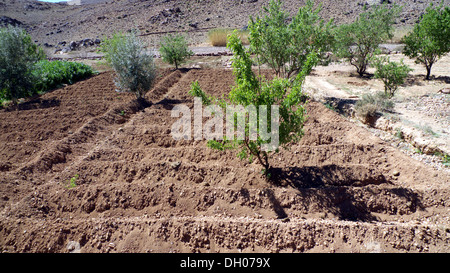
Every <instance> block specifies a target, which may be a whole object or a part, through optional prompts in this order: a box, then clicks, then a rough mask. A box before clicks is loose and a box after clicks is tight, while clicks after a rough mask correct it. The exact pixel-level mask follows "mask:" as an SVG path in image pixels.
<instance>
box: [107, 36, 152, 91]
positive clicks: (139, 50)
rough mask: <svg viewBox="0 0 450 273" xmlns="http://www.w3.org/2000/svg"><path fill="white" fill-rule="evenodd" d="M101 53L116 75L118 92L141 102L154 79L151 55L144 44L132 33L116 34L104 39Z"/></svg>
mask: <svg viewBox="0 0 450 273" xmlns="http://www.w3.org/2000/svg"><path fill="white" fill-rule="evenodd" d="M101 51H102V52H104V53H105V59H106V61H107V62H108V63H109V64H110V65H111V66H112V68H113V69H114V71H115V73H116V78H115V80H114V81H115V84H116V86H117V87H118V91H122V92H132V93H134V94H135V95H136V98H137V99H138V100H142V99H143V98H144V95H145V94H146V93H147V92H148V91H149V90H150V88H151V86H152V85H153V82H154V80H155V78H156V68H155V64H154V62H153V55H152V54H151V53H149V52H148V51H147V50H146V49H145V47H144V43H143V42H142V41H141V40H140V39H139V38H138V37H137V36H136V35H135V34H134V33H130V34H127V35H125V34H121V33H116V34H114V36H113V37H112V38H110V39H104V42H103V43H102V46H101Z"/></svg>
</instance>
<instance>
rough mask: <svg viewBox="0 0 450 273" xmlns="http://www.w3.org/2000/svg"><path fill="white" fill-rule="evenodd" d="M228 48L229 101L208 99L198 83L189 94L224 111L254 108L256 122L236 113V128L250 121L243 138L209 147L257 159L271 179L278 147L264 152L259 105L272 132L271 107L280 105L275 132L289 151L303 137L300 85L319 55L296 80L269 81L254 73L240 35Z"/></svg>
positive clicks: (215, 142)
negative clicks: (253, 134) (231, 76)
mask: <svg viewBox="0 0 450 273" xmlns="http://www.w3.org/2000/svg"><path fill="white" fill-rule="evenodd" d="M227 47H228V48H229V49H230V50H231V51H232V52H233V64H232V67H233V74H234V76H235V83H236V85H235V86H234V87H233V88H232V90H231V92H230V93H229V94H228V98H227V100H226V99H223V98H222V99H217V98H214V97H209V96H207V95H206V94H205V93H204V92H203V91H202V90H201V88H200V86H199V84H198V82H194V83H193V84H192V88H191V91H190V92H189V94H191V95H193V96H199V97H202V98H206V100H205V99H204V100H203V102H204V104H206V105H209V104H211V103H213V102H214V103H216V104H218V105H219V106H220V107H221V108H222V109H223V110H226V109H227V107H229V106H236V105H240V106H243V107H248V106H254V107H255V109H256V110H257V117H256V118H255V119H251V118H250V117H247V114H246V113H245V112H239V111H238V112H236V113H234V122H233V126H234V127H235V126H237V121H238V120H239V119H244V120H247V121H248V126H246V127H245V134H244V136H243V139H239V138H237V137H234V138H232V139H227V137H224V139H223V140H210V141H209V142H208V146H209V147H210V148H213V149H217V150H220V151H223V150H227V149H238V150H239V152H238V157H239V158H241V159H249V160H250V161H252V160H254V159H255V158H256V159H257V160H258V162H259V163H260V164H261V165H262V166H263V167H264V170H263V171H264V173H265V174H266V175H267V176H270V163H269V156H270V154H272V153H274V152H278V151H279V148H278V147H270V146H269V149H263V147H264V145H266V147H267V145H268V144H269V143H270V140H268V139H267V138H265V137H263V136H262V132H261V128H260V126H261V124H259V123H258V121H259V118H260V117H259V116H260V115H263V113H262V112H260V111H259V109H260V108H259V106H267V128H268V129H269V131H271V130H273V128H272V125H273V124H272V120H271V118H269V117H271V106H273V105H277V106H279V128H278V131H277V132H276V133H278V137H279V144H280V146H281V147H285V148H286V147H287V144H289V143H291V142H294V141H298V140H299V139H300V138H301V137H302V136H303V131H302V128H303V123H304V121H305V115H306V110H305V108H304V102H305V100H304V98H305V97H304V95H303V93H302V89H301V85H302V83H303V80H304V79H305V77H306V75H308V74H309V73H310V71H311V69H312V67H313V66H314V65H315V64H316V63H317V61H318V56H317V54H316V53H315V52H312V53H310V54H309V55H308V58H307V59H306V62H305V64H304V65H303V70H302V71H301V72H300V73H299V74H298V75H297V76H296V77H295V78H294V79H293V80H290V79H287V78H278V77H276V78H275V79H274V80H272V81H268V80H266V79H264V78H263V77H261V76H257V75H255V73H254V72H253V70H252V59H251V57H250V52H249V51H248V50H246V49H245V48H244V46H243V44H242V42H241V40H240V39H239V37H238V33H237V32H234V33H233V34H232V35H231V36H229V38H228V45H227ZM227 115H228V113H227ZM255 123H258V124H255ZM256 125H259V126H256ZM250 128H256V140H252V138H251V137H250Z"/></svg>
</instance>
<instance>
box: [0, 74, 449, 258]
mask: <svg viewBox="0 0 450 273" xmlns="http://www.w3.org/2000/svg"><path fill="white" fill-rule="evenodd" d="M160 75H161V76H160V77H159V78H158V83H157V84H156V85H155V87H154V88H153V90H151V91H150V92H149V93H148V96H147V99H148V100H149V101H151V102H152V105H151V106H149V107H147V108H143V107H141V106H140V105H139V104H137V103H136V102H135V100H134V97H133V96H132V95H130V94H124V93H117V92H115V86H114V83H113V75H112V74H111V73H102V74H100V75H98V76H95V77H92V78H90V79H88V80H86V81H84V82H81V83H77V84H74V85H72V86H68V87H65V88H62V89H59V90H55V91H53V92H51V93H47V94H45V95H43V96H42V97H41V98H40V99H38V100H36V101H34V102H30V103H28V104H27V105H29V107H28V108H29V109H21V110H17V111H16V110H14V111H6V110H2V111H1V112H0V131H1V134H0V142H1V144H2V145H1V149H0V162H2V165H1V168H0V180H1V183H0V206H1V213H0V250H1V251H4V252H70V251H72V252H239V251H242V252H384V251H387V252H421V251H425V252H448V251H450V244H449V243H450V218H449V216H450V215H449V206H450V201H449V195H450V194H449V183H448V182H450V177H449V176H448V175H447V174H445V173H443V172H438V171H436V170H434V169H432V168H430V167H428V166H426V165H424V164H423V163H421V162H419V161H415V160H413V159H411V158H410V157H408V156H406V155H404V154H403V153H402V152H400V151H398V150H397V149H395V148H394V147H392V146H390V145H389V144H387V143H385V142H383V141H382V140H381V139H379V138H378V137H375V136H374V135H372V134H371V133H370V132H369V131H367V130H366V129H364V128H361V127H358V126H356V125H354V124H352V123H351V122H350V121H347V120H346V119H344V118H343V117H341V116H339V115H338V114H336V113H335V112H333V111H331V110H329V109H327V108H326V107H324V106H323V105H322V104H321V103H318V102H314V101H309V102H308V105H307V111H308V116H309V117H308V120H307V123H306V124H305V127H304V131H305V135H304V137H303V138H302V140H301V141H300V142H299V143H294V144H292V145H290V147H289V150H282V151H281V152H280V153H279V154H276V155H274V156H273V157H272V158H271V163H272V165H273V166H274V168H275V172H274V179H273V180H274V181H272V182H268V181H266V180H265V179H264V177H263V176H262V174H261V167H260V166H259V165H258V164H257V163H251V164H250V163H248V162H245V161H240V160H239V159H238V158H237V157H236V155H235V152H233V151H227V152H223V153H222V152H218V151H215V150H211V149H209V148H208V147H206V141H196V140H183V141H176V140H174V139H173V138H172V136H171V126H172V124H173V123H174V122H175V121H176V120H177V118H172V117H171V110H172V108H173V107H174V106H175V105H178V104H186V105H188V106H189V107H190V109H192V106H193V100H192V98H191V97H190V96H189V95H188V94H187V92H188V90H189V88H190V85H191V83H192V81H195V80H198V81H199V83H200V85H201V86H202V88H203V90H204V91H205V92H207V93H208V94H211V95H215V96H219V95H221V94H226V93H228V92H229V90H230V87H231V86H232V85H233V83H234V78H233V75H232V72H231V70H225V69H190V70H188V69H186V70H177V71H171V70H163V71H161V73H160ZM76 175H78V178H77V179H76V181H75V184H76V186H75V187H69V181H70V179H71V178H73V177H75V176H76Z"/></svg>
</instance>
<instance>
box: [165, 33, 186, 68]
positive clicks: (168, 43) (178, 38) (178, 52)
mask: <svg viewBox="0 0 450 273" xmlns="http://www.w3.org/2000/svg"><path fill="white" fill-rule="evenodd" d="M159 52H160V53H161V58H162V59H163V61H165V62H167V63H169V64H173V65H175V68H176V69H178V66H179V65H180V64H182V63H184V62H185V61H186V59H188V58H190V57H191V56H192V55H194V52H192V51H191V50H189V48H188V45H187V42H186V40H185V39H184V37H183V35H181V34H176V35H171V34H169V35H167V36H165V37H163V38H162V40H161V44H160V48H159Z"/></svg>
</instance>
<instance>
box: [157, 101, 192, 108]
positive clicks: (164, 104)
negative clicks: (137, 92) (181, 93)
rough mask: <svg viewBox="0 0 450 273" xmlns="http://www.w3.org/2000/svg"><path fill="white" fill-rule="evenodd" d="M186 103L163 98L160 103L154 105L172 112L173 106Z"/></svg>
mask: <svg viewBox="0 0 450 273" xmlns="http://www.w3.org/2000/svg"><path fill="white" fill-rule="evenodd" d="M187 102H188V101H187V100H174V99H168V98H164V99H162V100H161V101H159V102H157V103H155V105H161V106H162V107H163V108H164V109H166V110H172V109H173V107H175V105H177V104H183V103H187Z"/></svg>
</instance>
